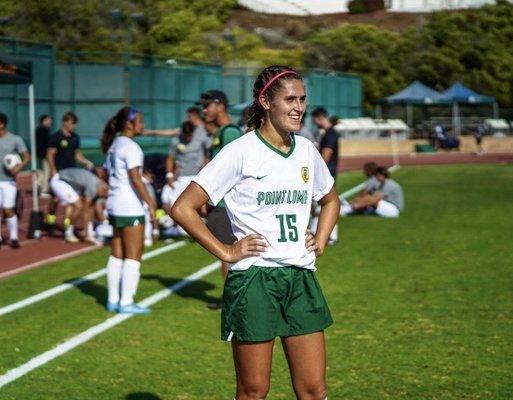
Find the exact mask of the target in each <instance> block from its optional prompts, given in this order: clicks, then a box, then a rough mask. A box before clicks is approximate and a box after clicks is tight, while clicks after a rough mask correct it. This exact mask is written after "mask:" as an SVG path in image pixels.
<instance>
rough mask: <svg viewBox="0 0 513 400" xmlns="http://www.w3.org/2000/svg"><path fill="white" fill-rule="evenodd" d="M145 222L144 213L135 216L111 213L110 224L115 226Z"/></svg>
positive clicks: (121, 226)
mask: <svg viewBox="0 0 513 400" xmlns="http://www.w3.org/2000/svg"><path fill="white" fill-rule="evenodd" d="M144 222H145V221H144V215H138V216H133V217H132V216H130V217H125V216H118V215H109V224H111V225H112V226H113V227H114V228H126V227H129V226H138V225H144Z"/></svg>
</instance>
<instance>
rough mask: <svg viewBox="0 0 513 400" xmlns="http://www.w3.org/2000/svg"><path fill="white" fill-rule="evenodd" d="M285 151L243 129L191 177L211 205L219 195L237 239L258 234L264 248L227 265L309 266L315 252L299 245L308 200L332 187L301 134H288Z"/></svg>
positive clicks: (302, 242)
mask: <svg viewBox="0 0 513 400" xmlns="http://www.w3.org/2000/svg"><path fill="white" fill-rule="evenodd" d="M292 143H293V144H292V146H291V149H290V151H289V152H288V153H287V154H285V153H283V152H281V151H279V150H277V149H276V148H274V147H273V146H272V145H270V144H269V143H268V142H267V141H265V139H264V138H262V137H261V135H260V134H259V132H258V131H252V132H248V133H246V134H245V135H243V136H242V137H240V138H239V139H236V140H235V141H233V142H231V143H229V144H228V145H226V146H225V147H224V148H223V149H222V150H221V151H220V152H219V154H218V155H216V156H215V157H214V159H213V160H212V161H211V162H210V163H208V164H207V165H206V166H205V167H204V168H203V169H202V170H201V171H200V172H199V173H198V175H197V176H196V177H195V178H194V181H195V182H196V183H198V184H199V185H200V186H201V187H202V188H203V189H204V190H205V191H206V193H207V194H208V196H209V197H210V201H211V203H212V204H214V205H215V204H217V203H218V202H219V201H221V199H223V198H224V200H225V203H226V209H227V212H228V217H229V218H230V222H231V225H232V229H233V233H234V235H235V236H236V237H237V239H239V240H240V239H242V238H243V237H245V236H247V235H250V234H253V233H258V234H260V235H262V236H263V237H264V238H265V239H266V241H267V243H268V248H267V251H266V252H265V253H263V254H262V255H261V256H260V257H249V258H245V259H243V260H241V261H239V262H237V263H235V264H232V265H231V266H230V269H231V270H245V269H248V268H249V267H250V266H252V265H255V266H262V267H285V266H297V267H301V268H307V269H312V270H315V254H314V253H313V252H311V253H308V252H307V250H306V247H305V234H306V230H307V228H308V222H309V218H310V207H311V204H312V199H313V200H316V201H318V200H320V199H321V198H322V197H324V196H325V195H326V194H327V193H328V192H329V191H330V190H331V188H332V187H333V183H334V181H333V178H332V177H331V175H330V172H329V171H328V168H327V167H326V163H325V162H324V161H323V159H322V158H321V155H320V154H319V152H318V150H317V149H316V148H315V147H314V145H313V144H312V143H311V142H310V141H309V140H308V139H306V138H304V137H300V136H294V137H293V142H292Z"/></svg>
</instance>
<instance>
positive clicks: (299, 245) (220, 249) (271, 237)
mask: <svg viewBox="0 0 513 400" xmlns="http://www.w3.org/2000/svg"><path fill="white" fill-rule="evenodd" d="M253 97H254V102H253V105H252V107H251V118H250V121H249V122H250V126H251V128H252V129H254V130H253V131H250V132H248V133H246V134H245V135H244V136H242V137H240V138H239V139H236V140H234V141H233V142H231V143H229V144H228V145H226V146H225V147H224V148H223V149H222V150H221V151H220V152H219V153H218V154H217V155H216V156H215V157H214V158H213V160H212V161H211V162H210V163H209V164H207V165H206V166H205V167H204V168H203V169H202V170H201V171H200V172H199V174H198V175H197V176H196V177H195V178H194V180H193V182H192V183H191V184H190V185H189V186H188V187H187V189H186V190H185V192H184V193H183V194H182V195H181V196H180V197H179V198H178V200H177V201H176V203H175V204H174V206H173V208H172V210H171V216H172V218H173V219H174V220H176V221H177V222H178V223H179V224H180V225H181V226H182V227H183V228H184V229H185V230H186V231H187V232H189V234H190V235H191V236H192V237H193V238H195V239H196V240H197V241H198V243H200V244H201V245H202V246H203V247H205V249H207V250H208V251H210V252H211V253H212V254H214V255H215V256H217V257H218V258H220V259H221V260H223V261H225V262H227V263H229V273H228V277H227V280H226V282H225V286H224V294H223V303H224V304H223V310H222V315H221V337H222V339H224V340H228V341H231V342H232V346H233V356H234V363H235V372H236V375H237V389H236V400H247V399H263V398H265V397H266V395H267V393H268V391H269V385H270V374H271V360H272V352H273V345H274V340H275V338H276V337H280V338H281V341H282V344H283V348H284V350H285V355H286V357H287V360H288V363H289V368H290V373H291V377H292V384H293V387H294V392H295V393H296V396H297V398H298V399H319V400H324V399H326V398H327V389H326V384H325V373H326V356H325V346H324V329H325V328H327V327H328V326H329V325H331V323H332V319H331V315H330V311H329V308H328V306H327V304H326V301H325V299H324V296H323V294H322V291H321V288H320V286H319V284H318V282H317V279H316V277H315V270H316V268H315V261H316V257H318V256H320V255H321V254H322V252H323V250H324V248H325V246H326V243H327V241H328V238H329V235H330V232H331V231H332V229H333V227H334V226H335V223H336V221H337V218H338V214H339V209H340V201H339V199H338V196H337V193H336V192H335V189H334V187H333V183H334V181H333V177H332V176H331V175H330V173H329V171H328V168H327V167H326V164H325V162H324V161H323V159H322V157H321V155H320V154H319V152H318V151H317V149H316V148H315V147H314V145H313V144H312V143H311V142H310V141H309V140H308V139H306V138H303V137H300V136H295V135H294V134H293V133H291V132H295V131H298V130H299V128H300V121H301V117H302V116H303V114H304V112H305V108H306V94H305V87H304V84H303V80H302V78H301V76H300V75H299V73H298V72H297V71H295V70H293V69H291V68H289V67H282V66H271V67H268V68H266V69H264V70H263V71H262V72H261V73H260V75H259V76H258V77H257V79H256V81H255V84H254V87H253ZM223 199H224V202H225V204H226V212H227V214H228V218H229V220H230V224H231V227H232V230H233V234H234V235H235V237H236V239H237V241H236V242H235V243H233V244H223V243H222V242H221V241H219V240H218V239H217V238H216V237H215V236H214V234H213V233H212V232H211V231H210V230H209V229H208V227H207V226H206V225H205V224H204V223H203V222H202V220H201V218H200V215H199V213H198V210H200V208H201V207H202V206H203V205H204V204H206V203H207V202H210V203H211V204H213V205H216V204H218V203H219V202H220V201H221V200H223ZM313 200H315V201H318V202H319V204H320V205H321V213H320V216H319V224H318V229H317V232H316V234H315V237H314V236H312V235H311V234H310V233H309V232H308V231H307V227H308V222H309V217H310V208H311V204H312V201H313Z"/></svg>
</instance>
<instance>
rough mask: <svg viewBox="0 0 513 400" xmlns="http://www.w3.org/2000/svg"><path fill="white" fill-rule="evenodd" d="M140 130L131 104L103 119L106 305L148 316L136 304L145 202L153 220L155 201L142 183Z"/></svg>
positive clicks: (111, 310) (109, 307)
mask: <svg viewBox="0 0 513 400" xmlns="http://www.w3.org/2000/svg"><path fill="white" fill-rule="evenodd" d="M143 129H144V124H143V120H142V115H141V114H140V113H139V112H138V111H137V110H135V109H133V108H131V107H123V108H122V109H120V110H119V111H118V113H117V114H116V115H115V116H114V117H112V118H111V119H110V120H109V121H108V122H107V125H106V126H105V129H104V131H103V136H102V150H103V152H104V153H107V158H106V161H105V165H104V168H105V170H106V171H107V173H108V181H109V187H110V190H109V196H108V198H107V212H108V214H109V222H110V224H111V225H112V226H113V227H114V235H113V237H112V244H111V246H112V250H111V256H110V257H109V260H108V262H107V285H108V300H107V305H106V308H107V310H108V311H110V312H119V313H129V314H147V313H148V312H149V311H150V310H149V309H148V308H145V307H142V306H140V305H138V304H136V303H134V296H135V293H136V291H137V286H138V284H139V278H140V272H139V270H140V266H141V256H142V250H143V241H144V221H145V217H144V213H145V212H144V206H143V202H145V203H146V204H148V206H149V212H150V215H151V218H152V219H153V218H154V215H155V209H156V204H155V200H154V199H153V198H152V197H151V196H150V195H149V193H148V191H147V190H146V187H145V186H144V183H143V181H142V167H143V158H144V157H143V152H142V150H141V148H140V147H139V145H138V144H137V143H136V142H135V141H134V140H133V138H134V136H136V135H140V134H141V132H142V131H143ZM117 133H119V135H118V136H117V137H116V134H117Z"/></svg>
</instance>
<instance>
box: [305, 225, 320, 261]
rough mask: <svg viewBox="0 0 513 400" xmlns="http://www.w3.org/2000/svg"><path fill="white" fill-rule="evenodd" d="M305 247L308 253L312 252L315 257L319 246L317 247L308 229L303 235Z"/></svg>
mask: <svg viewBox="0 0 513 400" xmlns="http://www.w3.org/2000/svg"><path fill="white" fill-rule="evenodd" d="M305 247H306V250H307V251H308V252H309V253H311V252H312V251H314V252H315V255H317V251H318V250H319V246H318V245H317V240H316V239H315V236H314V235H313V234H312V232H310V229H308V230H307V231H306V233H305Z"/></svg>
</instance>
